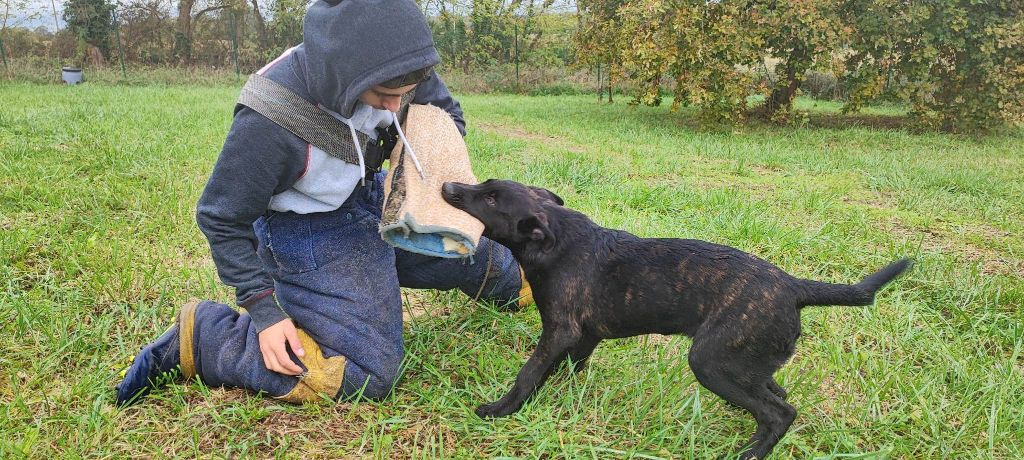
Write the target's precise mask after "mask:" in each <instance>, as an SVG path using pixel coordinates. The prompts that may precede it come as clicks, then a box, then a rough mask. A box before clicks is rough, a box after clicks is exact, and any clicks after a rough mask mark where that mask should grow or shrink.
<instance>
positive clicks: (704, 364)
mask: <svg viewBox="0 0 1024 460" xmlns="http://www.w3.org/2000/svg"><path fill="white" fill-rule="evenodd" d="M442 196H444V199H445V200H446V201H447V202H448V203H450V204H451V205H452V206H455V207H456V208H458V209H461V210H463V211H466V212H467V213H469V214H470V215H472V216H473V217H476V218H477V219H479V220H480V221H481V222H483V224H484V226H485V230H484V235H485V236H487V237H488V238H490V239H492V240H494V241H497V242H499V243H501V244H503V245H505V246H507V247H508V248H509V249H511V250H512V254H513V255H514V256H515V258H516V260H517V261H519V264H520V265H521V266H522V267H523V270H524V272H525V274H526V279H527V281H529V283H530V286H531V287H532V289H533V296H534V299H535V300H536V302H537V307H538V309H539V310H540V318H541V322H542V323H543V330H542V332H541V335H540V341H539V343H538V344H537V348H536V350H535V351H534V352H533V355H532V356H530V359H529V360H528V361H527V362H526V365H524V366H523V368H522V370H520V371H519V375H518V376H517V377H516V381H515V385H514V386H513V387H512V389H511V390H510V391H509V392H508V393H507V394H506V395H505V396H503V397H502V398H501V399H499V400H498V401H495V402H493V403H490V404H485V405H482V406H480V407H479V408H477V409H476V413H477V415H479V416H480V417H503V416H506V415H509V414H512V413H513V412H515V411H517V410H519V408H520V407H521V406H522V404H523V402H524V401H526V399H527V398H529V397H530V396H531V395H532V394H533V393H534V392H535V391H536V390H537V388H538V387H540V386H541V385H542V384H543V383H544V380H545V379H546V378H547V376H548V375H549V374H550V373H551V371H552V370H553V369H554V368H555V367H556V366H557V364H558V363H559V362H561V361H562V360H564V359H565V358H566V357H568V358H569V359H571V360H572V362H573V363H575V366H576V370H579V369H580V368H581V367H582V365H583V364H584V362H585V361H586V359H587V358H588V357H589V356H590V354H591V353H592V352H593V351H594V347H596V346H597V344H598V343H599V342H600V341H601V340H603V339H612V338H619V337H630V336H634V335H639V334H652V333H654V334H686V335H687V336H690V337H692V338H693V345H692V346H691V348H690V353H689V364H690V369H691V370H692V371H693V374H694V376H695V377H696V378H697V380H698V381H699V382H700V383H701V384H702V385H704V387H706V388H707V389H709V390H711V391H712V392H714V393H715V394H717V395H718V396H720V397H722V398H723V399H725V400H726V401H728V402H729V403H732V404H734V405H736V406H739V407H742V408H743V409H746V410H747V411H749V412H750V413H751V414H752V415H753V416H754V418H755V419H756V420H757V431H756V432H755V433H754V435H753V437H751V438H750V440H749V441H748V443H747V446H748V448H747V449H746V450H745V451H744V452H743V453H742V454H741V458H744V459H749V458H764V457H765V456H766V455H768V453H769V452H771V450H772V448H773V447H774V446H775V444H776V443H778V441H779V439H781V438H782V436H783V435H784V434H785V433H786V430H787V429H788V428H789V426H790V424H791V423H793V419H794V418H796V409H794V408H793V406H791V405H789V404H788V403H787V402H786V401H785V398H786V391H785V390H783V389H782V388H781V387H780V386H779V384H778V383H776V382H775V379H774V377H773V374H774V373H775V371H776V370H778V369H779V367H781V366H782V365H783V363H785V362H786V360H788V359H789V357H790V356H792V355H793V351H794V346H795V344H796V340H797V337H798V336H799V335H800V309H802V308H803V307H806V306H809V305H870V304H871V303H872V302H873V301H874V297H875V293H876V292H877V291H878V290H879V289H880V288H881V287H882V286H884V285H885V284H886V283H888V282H889V281H891V280H893V279H894V278H896V277H897V276H899V275H900V274H901V273H903V271H904V270H906V269H907V268H908V267H909V266H910V261H909V260H908V259H903V260H900V261H897V262H895V263H892V264H890V265H889V266H887V267H885V268H883V269H881V270H879V271H878V272H876V273H875V274H873V275H871V276H868V277H867V278H865V279H864V280H863V281H861V282H860V283H857V284H854V285H844V284H830V283H823V282H819V281H811V280H805V279H799V278H795V277H793V276H791V275H789V274H787V273H786V272H784V271H782V270H781V269H779V268H778V267H776V266H774V265H772V264H770V263H768V262H765V261H764V260H761V259H759V258H757V257H754V256H753V255H750V254H747V253H745V252H742V251H740V250H737V249H734V248H730V247H727V246H722V245H718V244H713V243H708V242H705V241H698V240H683V239H670V238H653V239H652V238H638V237H636V236H634V235H632V234H630V233H627V232H624V231H620V230H612V229H607V228H603V227H600V226H598V225H597V224H595V223H594V222H592V221H591V220H590V219H588V218H587V217H586V216H585V215H583V214H581V213H579V212H576V211H573V210H571V209H569V208H565V207H563V206H562V205H563V204H564V203H563V202H562V199H561V198H559V197H558V196H557V195H555V194H554V193H552V192H550V191H548V190H545V189H542V188H537V187H528V186H525V185H522V184H519V183H516V182H512V181H504V180H489V181H487V182H484V183H482V184H479V185H465V184H458V183H451V182H449V183H445V184H444V185H443V187H442Z"/></svg>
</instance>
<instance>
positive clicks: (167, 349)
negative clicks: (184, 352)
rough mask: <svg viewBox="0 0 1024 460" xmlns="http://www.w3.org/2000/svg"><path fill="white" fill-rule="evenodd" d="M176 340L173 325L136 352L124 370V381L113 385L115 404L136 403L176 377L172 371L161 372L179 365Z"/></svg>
mask: <svg viewBox="0 0 1024 460" xmlns="http://www.w3.org/2000/svg"><path fill="white" fill-rule="evenodd" d="M179 342H180V341H179V340H178V325H177V324H175V325H174V326H171V328H170V329H168V330H167V332H164V333H163V335H161V336H160V337H159V338H157V339H156V341H154V342H153V343H151V344H149V345H146V347H145V348H143V349H142V351H140V352H139V354H137V355H135V360H134V361H133V362H132V365H131V366H129V367H128V369H125V371H124V380H121V383H120V384H118V385H117V387H116V388H117V405H118V406H129V405H132V404H135V403H136V402H138V401H139V400H140V399H142V397H143V396H146V395H147V394H149V391H150V390H152V389H153V388H157V387H160V386H163V385H166V384H167V383H168V382H169V381H170V380H172V379H173V378H174V377H175V376H174V374H170V375H167V376H163V374H165V373H168V372H171V371H177V370H178V366H179V365H180V364H181V358H180V357H179V355H178V347H179Z"/></svg>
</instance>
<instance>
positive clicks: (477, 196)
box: [441, 179, 565, 251]
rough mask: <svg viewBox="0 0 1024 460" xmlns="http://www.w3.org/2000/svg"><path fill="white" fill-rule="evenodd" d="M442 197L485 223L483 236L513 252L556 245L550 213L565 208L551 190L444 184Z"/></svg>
mask: <svg viewBox="0 0 1024 460" xmlns="http://www.w3.org/2000/svg"><path fill="white" fill-rule="evenodd" d="M441 196H443V197H444V200H445V201H447V202H448V204H450V205H452V206H454V207H456V208H458V209H461V210H463V211H465V212H466V213H468V214H469V215H471V216H473V217H475V218H476V219H477V220H479V221H480V222H483V224H484V236H486V237H488V238H490V239H492V240H494V241H497V242H498V243H501V244H502V245H504V246H506V247H510V248H512V247H521V246H524V245H526V244H529V243H537V244H538V245H539V246H540V248H541V250H543V251H547V250H550V249H551V248H552V247H553V246H554V245H555V235H554V234H552V232H551V229H550V226H549V221H548V211H547V210H548V209H550V207H552V206H561V205H563V204H565V203H564V202H563V201H562V199H561V198H559V196H558V195H555V194H554V193H552V192H551V191H550V190H546V189H543V188H540V187H531V186H528V185H523V184H520V183H518V182H513V181H509V180H495V179H490V180H488V181H486V182H484V183H481V184H477V185H467V184H460V183H457V182H445V183H444V185H443V186H441Z"/></svg>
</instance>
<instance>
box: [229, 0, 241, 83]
mask: <svg viewBox="0 0 1024 460" xmlns="http://www.w3.org/2000/svg"><path fill="white" fill-rule="evenodd" d="M237 14H238V12H237V11H235V9H234V8H232V9H231V43H232V45H233V46H232V48H233V50H232V53H231V54H232V58H233V59H234V61H235V81H238V80H241V78H242V69H241V68H240V67H238V21H237V19H236V17H237Z"/></svg>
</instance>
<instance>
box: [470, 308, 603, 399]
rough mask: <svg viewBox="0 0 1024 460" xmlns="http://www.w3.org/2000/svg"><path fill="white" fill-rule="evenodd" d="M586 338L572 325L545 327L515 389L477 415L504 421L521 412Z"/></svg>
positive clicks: (520, 372) (517, 378) (518, 377)
mask: <svg viewBox="0 0 1024 460" xmlns="http://www.w3.org/2000/svg"><path fill="white" fill-rule="evenodd" d="M582 338H583V333H582V332H581V331H580V330H579V328H578V327H572V326H568V325H564V326H560V327H548V326H547V325H545V327H544V330H543V331H541V334H540V341H539V342H538V343H537V349H536V350H534V351H533V355H531V356H530V359H528V360H527V361H526V364H525V365H524V366H523V368H522V369H520V370H519V375H518V376H516V383H515V384H514V385H513V386H512V389H511V390H509V392H508V393H507V394H505V396H502V397H501V399H499V400H497V401H495V402H492V403H490V404H484V405H482V406H480V407H478V408H476V415H478V416H480V418H488V417H504V416H506V415H510V414H512V413H514V412H515V411H517V410H519V408H520V407H522V406H523V403H524V402H525V401H526V400H527V399H529V397H530V396H533V394H534V393H535V392H536V391H537V389H538V388H540V386H541V385H543V384H544V381H545V380H547V378H548V376H549V375H551V372H552V371H553V370H554V368H555V365H556V364H558V363H560V362H562V360H564V359H565V358H566V356H568V355H569V350H570V349H572V348H573V347H575V346H576V345H577V344H578V343H579V341H580V339H582Z"/></svg>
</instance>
